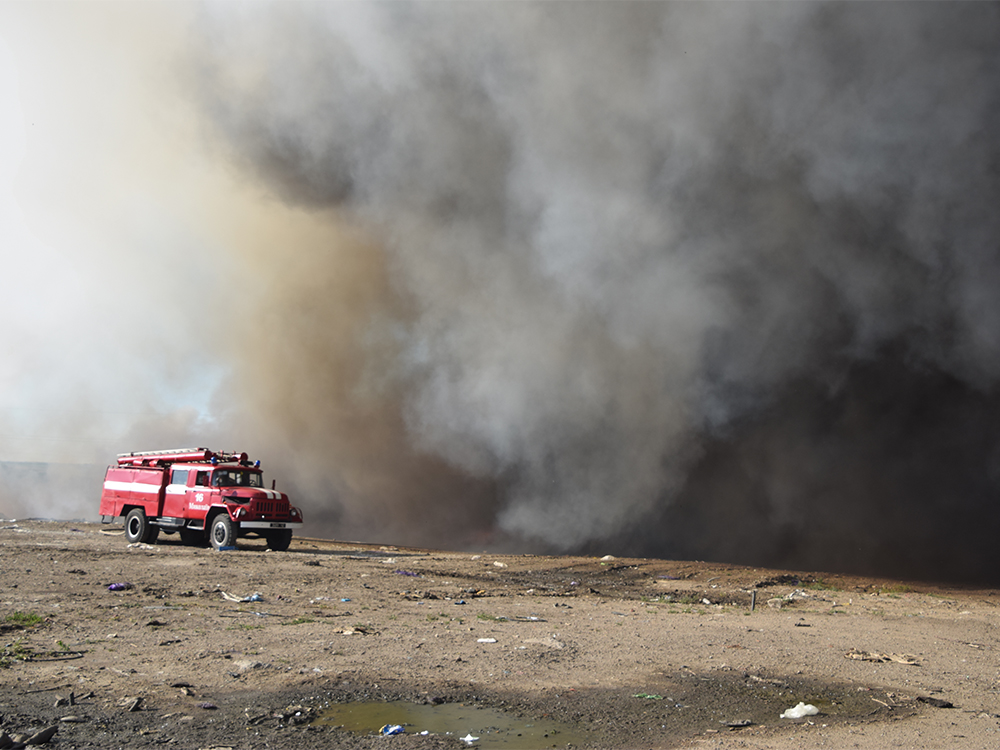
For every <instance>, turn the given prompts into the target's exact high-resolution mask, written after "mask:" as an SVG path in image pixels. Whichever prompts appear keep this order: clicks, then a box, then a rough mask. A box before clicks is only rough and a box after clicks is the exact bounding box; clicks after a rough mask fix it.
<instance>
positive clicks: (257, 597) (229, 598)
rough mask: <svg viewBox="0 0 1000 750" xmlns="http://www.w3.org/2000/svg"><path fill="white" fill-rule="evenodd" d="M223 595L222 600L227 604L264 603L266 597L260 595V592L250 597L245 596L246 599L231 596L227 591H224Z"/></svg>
mask: <svg viewBox="0 0 1000 750" xmlns="http://www.w3.org/2000/svg"><path fill="white" fill-rule="evenodd" d="M221 593H222V598H223V599H225V600H226V601H227V602H241V603H242V602H262V601H264V597H263V596H262V595H261V594H260V592H254V593H253V594H251V595H250V596H244V597H239V596H233V595H232V594H229V593H227V592H225V591H223V592H221Z"/></svg>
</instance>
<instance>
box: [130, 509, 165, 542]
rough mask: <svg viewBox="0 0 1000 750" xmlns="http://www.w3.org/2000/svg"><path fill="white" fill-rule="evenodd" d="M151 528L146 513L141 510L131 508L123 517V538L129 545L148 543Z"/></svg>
mask: <svg viewBox="0 0 1000 750" xmlns="http://www.w3.org/2000/svg"><path fill="white" fill-rule="evenodd" d="M151 528H152V527H151V526H150V525H149V519H148V518H146V511H144V510H143V509H142V508H132V510H130V511H129V512H128V515H127V516H125V538H126V539H128V542H129V544H137V543H140V542H146V541H149V537H150V532H151ZM157 531H159V529H157Z"/></svg>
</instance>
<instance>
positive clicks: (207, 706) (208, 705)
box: [195, 701, 218, 711]
mask: <svg viewBox="0 0 1000 750" xmlns="http://www.w3.org/2000/svg"><path fill="white" fill-rule="evenodd" d="M195 705H196V706H197V707H198V708H204V709H205V710H206V711H215V710H216V709H217V708H218V706H216V705H215V704H214V703H208V702H207V701H206V702H204V703H196V704H195Z"/></svg>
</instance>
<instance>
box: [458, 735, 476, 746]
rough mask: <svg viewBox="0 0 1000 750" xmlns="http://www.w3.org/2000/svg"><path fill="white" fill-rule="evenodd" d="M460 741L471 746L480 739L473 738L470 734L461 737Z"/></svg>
mask: <svg viewBox="0 0 1000 750" xmlns="http://www.w3.org/2000/svg"><path fill="white" fill-rule="evenodd" d="M459 739H460V740H462V742H464V743H465V744H466V745H471V744H472V743H473V742H475V741H476V740H478V739H479V738H478V737H473V736H472V732H469V733H468V734H467V735H465V736H464V737H459Z"/></svg>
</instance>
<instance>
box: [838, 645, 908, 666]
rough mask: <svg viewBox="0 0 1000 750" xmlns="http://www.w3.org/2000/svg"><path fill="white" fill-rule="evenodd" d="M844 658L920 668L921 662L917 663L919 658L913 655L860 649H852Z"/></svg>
mask: <svg viewBox="0 0 1000 750" xmlns="http://www.w3.org/2000/svg"><path fill="white" fill-rule="evenodd" d="M844 656H845V657H846V658H848V659H857V660H858V661H874V662H889V661H891V662H895V663H896V664H907V665H909V666H914V667H918V666H920V662H919V661H917V657H915V656H912V655H911V654H884V653H882V652H881V651H861V650H860V649H856V648H852V649H851V650H850V651H848V652H847V653H846V654H844Z"/></svg>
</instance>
